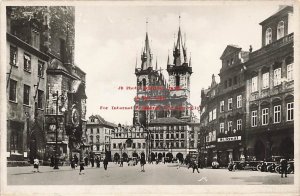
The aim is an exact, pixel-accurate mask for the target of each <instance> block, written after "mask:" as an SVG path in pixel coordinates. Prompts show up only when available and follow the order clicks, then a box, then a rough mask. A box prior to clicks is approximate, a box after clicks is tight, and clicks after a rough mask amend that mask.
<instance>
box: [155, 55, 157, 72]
mask: <svg viewBox="0 0 300 196" xmlns="http://www.w3.org/2000/svg"><path fill="white" fill-rule="evenodd" d="M155 70H157V57H156V65H155Z"/></svg>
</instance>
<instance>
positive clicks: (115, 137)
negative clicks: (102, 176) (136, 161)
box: [111, 124, 148, 161]
mask: <svg viewBox="0 0 300 196" xmlns="http://www.w3.org/2000/svg"><path fill="white" fill-rule="evenodd" d="M146 138H147V132H146V130H145V128H144V127H142V126H139V125H135V126H127V125H121V124H119V125H118V126H117V127H115V128H114V129H113V130H112V132H111V155H112V157H111V158H112V160H113V161H119V160H120V159H121V158H122V159H123V160H124V161H127V160H128V158H133V157H136V158H140V157H141V155H142V154H144V155H146V156H147V153H148V152H147V148H148V146H147V145H148V143H147V140H146Z"/></svg>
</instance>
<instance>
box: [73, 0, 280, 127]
mask: <svg viewBox="0 0 300 196" xmlns="http://www.w3.org/2000/svg"><path fill="white" fill-rule="evenodd" d="M278 8H279V5H278V4H276V2H274V3H272V4H270V3H269V4H264V5H263V6H262V5H261V4H260V3H259V2H257V3H256V4H254V3H252V4H247V3H246V2H245V3H243V4H234V5H233V4H228V3H223V4H217V5H204V4H199V5H192V6H191V5H181V6H176V5H161V6H151V5H124V4H123V5H93V6H88V5H86V6H83V5H81V6H76V11H75V17H76V18H75V28H76V32H75V63H76V64H77V65H78V66H79V67H80V68H82V69H83V70H84V71H85V72H86V74H87V75H86V93H87V97H88V99H87V117H88V116H90V115H92V114H99V115H101V116H102V117H103V118H104V119H105V120H107V121H109V122H113V123H116V124H118V123H121V124H128V125H131V124H132V118H133V110H112V108H111V107H112V106H121V107H124V106H125V107H130V106H134V100H133V99H134V96H135V95H136V91H135V90H119V87H120V86H123V87H126V86H130V87H134V86H136V76H135V74H134V70H135V65H136V59H137V65H138V66H140V65H141V60H140V55H141V50H142V47H144V42H145V34H146V29H148V34H149V39H150V47H151V50H152V53H153V64H155V61H156V59H157V62H158V67H161V68H162V69H166V67H167V58H168V53H169V54H170V57H171V56H172V49H173V43H174V40H175V39H174V35H175V34H176V35H177V32H178V27H179V23H180V27H181V30H182V34H183V35H184V34H185V35H186V46H187V50H188V56H190V55H191V58H192V68H193V74H192V76H191V104H192V105H194V106H199V105H200V96H201V89H202V88H208V86H209V85H210V83H211V77H212V74H215V75H218V73H219V71H220V68H221V60H220V56H221V55H222V53H223V51H224V49H225V48H226V46H227V45H229V44H234V45H239V46H241V47H242V48H243V50H245V51H248V50H249V45H252V47H253V50H257V49H259V48H260V47H261V26H260V25H259V23H260V22H261V21H263V20H264V19H266V18H268V17H269V16H271V15H272V14H274V13H275V12H276V11H277V10H278ZM179 15H180V18H181V19H180V22H179ZM147 19H148V27H147V28H146V20H147ZM171 59H173V58H172V57H171ZM163 73H164V74H165V76H166V78H167V72H166V70H164V71H163ZM217 81H218V78H217ZM101 106H102V107H103V108H102V109H101V108H100V107H101ZM104 107H108V108H107V109H104ZM194 113H195V114H196V115H197V116H198V117H199V113H198V111H197V110H194Z"/></svg>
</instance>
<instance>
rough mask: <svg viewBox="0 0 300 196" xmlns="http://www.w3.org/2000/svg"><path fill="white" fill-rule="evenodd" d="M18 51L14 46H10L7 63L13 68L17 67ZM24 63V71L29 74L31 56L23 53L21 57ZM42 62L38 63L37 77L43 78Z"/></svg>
mask: <svg viewBox="0 0 300 196" xmlns="http://www.w3.org/2000/svg"><path fill="white" fill-rule="evenodd" d="M17 54H18V49H17V47H15V46H10V60H9V63H10V64H11V65H13V66H16V67H17V58H18V55H17ZM23 61H24V70H25V71H27V72H31V56H30V55H29V54H26V53H24V56H23ZM44 64H45V63H44V62H42V61H38V76H39V77H44Z"/></svg>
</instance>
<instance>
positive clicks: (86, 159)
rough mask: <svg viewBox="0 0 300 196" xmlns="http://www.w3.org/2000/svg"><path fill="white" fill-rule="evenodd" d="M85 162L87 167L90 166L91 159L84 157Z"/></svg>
mask: <svg viewBox="0 0 300 196" xmlns="http://www.w3.org/2000/svg"><path fill="white" fill-rule="evenodd" d="M84 162H85V166H88V164H89V158H88V156H85V157H84Z"/></svg>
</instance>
